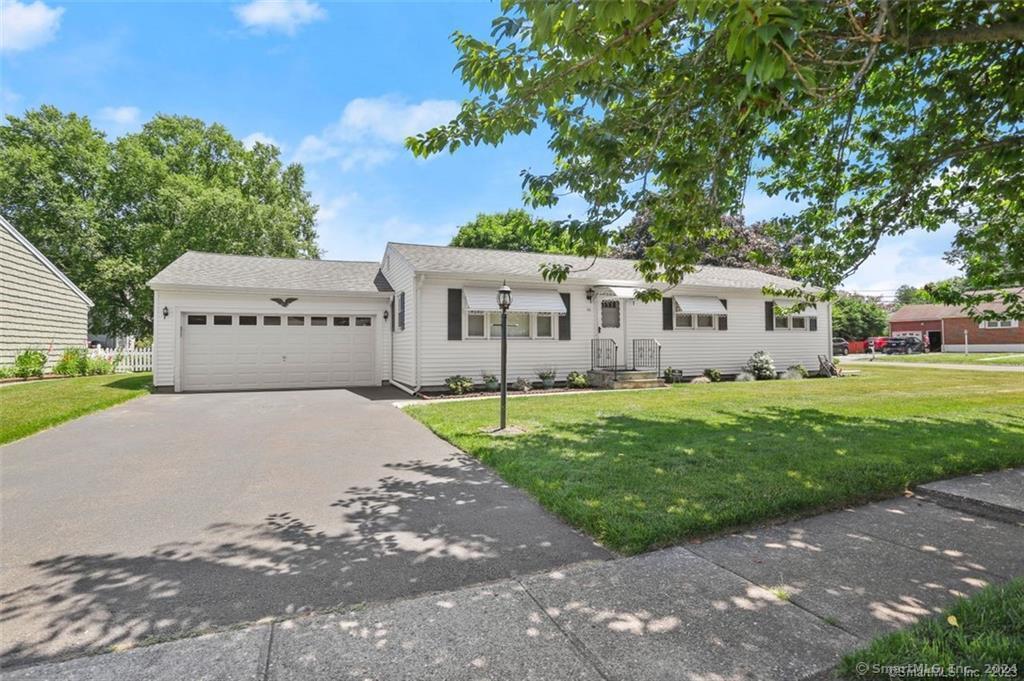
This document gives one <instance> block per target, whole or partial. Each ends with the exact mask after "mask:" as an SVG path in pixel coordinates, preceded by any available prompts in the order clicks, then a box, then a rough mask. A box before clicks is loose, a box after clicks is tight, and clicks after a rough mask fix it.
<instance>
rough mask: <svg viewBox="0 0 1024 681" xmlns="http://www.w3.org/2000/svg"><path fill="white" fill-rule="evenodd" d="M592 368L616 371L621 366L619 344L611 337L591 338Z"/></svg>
mask: <svg viewBox="0 0 1024 681" xmlns="http://www.w3.org/2000/svg"><path fill="white" fill-rule="evenodd" d="M590 368H591V369H611V370H612V373H613V374H614V373H616V372H617V371H618V368H619V346H618V345H617V344H616V343H615V341H614V340H612V339H611V338H591V339H590Z"/></svg>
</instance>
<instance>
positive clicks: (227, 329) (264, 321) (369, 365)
mask: <svg viewBox="0 0 1024 681" xmlns="http://www.w3.org/2000/svg"><path fill="white" fill-rule="evenodd" d="M376 323H377V320H376V318H374V317H372V316H366V315H354V314H333V315H309V314H306V315H302V314H294V315H246V314H216V313H209V314H186V315H185V316H184V318H183V319H182V328H183V332H182V343H183V346H182V348H183V349H182V372H181V374H182V375H181V379H182V381H181V382H182V389H183V390H236V389H241V390H251V389H273V388H330V387H340V386H360V385H363V386H365V385H375V384H376V380H375V379H376V373H377V372H376V362H375V357H374V348H375V346H376V334H377V329H376Z"/></svg>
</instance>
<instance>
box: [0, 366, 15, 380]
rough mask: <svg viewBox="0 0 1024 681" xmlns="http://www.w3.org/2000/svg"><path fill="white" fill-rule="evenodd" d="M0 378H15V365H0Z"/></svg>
mask: <svg viewBox="0 0 1024 681" xmlns="http://www.w3.org/2000/svg"><path fill="white" fill-rule="evenodd" d="M0 378H14V367H0Z"/></svg>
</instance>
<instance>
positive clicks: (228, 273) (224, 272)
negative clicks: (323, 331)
mask: <svg viewBox="0 0 1024 681" xmlns="http://www.w3.org/2000/svg"><path fill="white" fill-rule="evenodd" d="M149 284H150V285H151V286H153V285H155V286H211V287H219V288H239V289H273V290H275V291H325V292H327V291H330V292H348V293H375V292H378V291H390V290H391V286H390V285H389V284H388V282H387V279H385V278H384V275H383V274H381V273H380V264H379V263H376V262H358V261H350V260H305V259H299V258H264V257H258V256H248V255H223V254H220V253H202V252H199V251H188V252H187V253H185V254H184V255H182V256H181V257H180V258H178V259H177V260H175V261H174V262H172V263H171V264H170V265H168V266H167V267H165V268H164V269H163V270H161V271H160V272H159V273H157V275H156V276H155V277H153V278H152V279H150V280H149Z"/></svg>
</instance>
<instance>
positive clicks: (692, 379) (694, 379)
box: [690, 376, 711, 383]
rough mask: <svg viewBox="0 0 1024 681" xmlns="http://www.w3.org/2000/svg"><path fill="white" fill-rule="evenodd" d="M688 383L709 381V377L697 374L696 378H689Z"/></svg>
mask: <svg viewBox="0 0 1024 681" xmlns="http://www.w3.org/2000/svg"><path fill="white" fill-rule="evenodd" d="M690 383H711V379H710V378H708V377H707V376H697V377H696V378H691V379H690Z"/></svg>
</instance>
